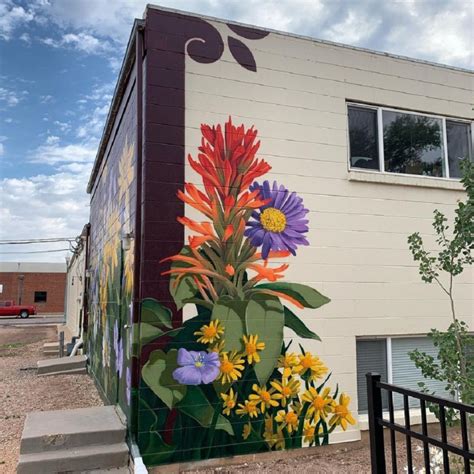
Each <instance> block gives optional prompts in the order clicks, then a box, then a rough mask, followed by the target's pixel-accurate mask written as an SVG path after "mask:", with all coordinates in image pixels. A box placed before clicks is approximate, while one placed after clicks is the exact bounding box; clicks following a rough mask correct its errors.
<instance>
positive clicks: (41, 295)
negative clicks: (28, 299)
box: [35, 291, 48, 303]
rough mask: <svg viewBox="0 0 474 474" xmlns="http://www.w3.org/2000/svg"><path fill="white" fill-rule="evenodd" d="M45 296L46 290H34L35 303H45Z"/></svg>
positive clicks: (46, 296)
mask: <svg viewBox="0 0 474 474" xmlns="http://www.w3.org/2000/svg"><path fill="white" fill-rule="evenodd" d="M47 298H48V292H47V291H35V303H46V300H47Z"/></svg>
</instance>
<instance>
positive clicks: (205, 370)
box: [173, 348, 221, 385]
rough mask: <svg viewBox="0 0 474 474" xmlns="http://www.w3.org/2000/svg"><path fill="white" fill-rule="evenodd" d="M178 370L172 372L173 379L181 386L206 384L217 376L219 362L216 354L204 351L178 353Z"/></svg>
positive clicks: (181, 351) (183, 350)
mask: <svg viewBox="0 0 474 474" xmlns="http://www.w3.org/2000/svg"><path fill="white" fill-rule="evenodd" d="M177 362H178V365H180V366H181V367H179V368H178V369H175V370H174V371H173V378H174V379H175V380H176V381H177V382H179V383H181V384H183V385H199V384H201V383H204V384H207V383H211V382H212V381H214V380H215V379H216V378H217V376H218V375H219V367H220V366H221V362H220V360H219V354H217V352H211V353H207V352H205V351H187V350H186V349H182V348H181V349H179V351H178V360H177Z"/></svg>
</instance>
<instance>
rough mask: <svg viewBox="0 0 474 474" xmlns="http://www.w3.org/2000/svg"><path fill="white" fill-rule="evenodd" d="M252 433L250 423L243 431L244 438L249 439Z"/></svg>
mask: <svg viewBox="0 0 474 474" xmlns="http://www.w3.org/2000/svg"><path fill="white" fill-rule="evenodd" d="M251 432H252V425H251V424H250V423H246V424H245V425H244V428H243V430H242V438H244V439H247V438H248V437H249V436H250V433H251Z"/></svg>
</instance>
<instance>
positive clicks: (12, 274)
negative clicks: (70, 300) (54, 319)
mask: <svg viewBox="0 0 474 474" xmlns="http://www.w3.org/2000/svg"><path fill="white" fill-rule="evenodd" d="M65 287H66V263H40V262H34V263H25V262H22V263H17V262H0V300H2V301H5V300H13V301H14V302H15V303H18V304H26V305H30V304H32V305H35V306H36V307H37V310H38V313H63V312H64V291H65Z"/></svg>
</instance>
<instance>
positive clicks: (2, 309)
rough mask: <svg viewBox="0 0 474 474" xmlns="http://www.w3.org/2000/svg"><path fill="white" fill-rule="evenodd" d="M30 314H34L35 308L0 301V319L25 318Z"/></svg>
mask: <svg viewBox="0 0 474 474" xmlns="http://www.w3.org/2000/svg"><path fill="white" fill-rule="evenodd" d="M30 314H36V306H29V305H23V304H20V305H18V304H15V302H14V301H0V317H1V316H17V317H18V316H20V318H27V317H28V316H29V315H30Z"/></svg>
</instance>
